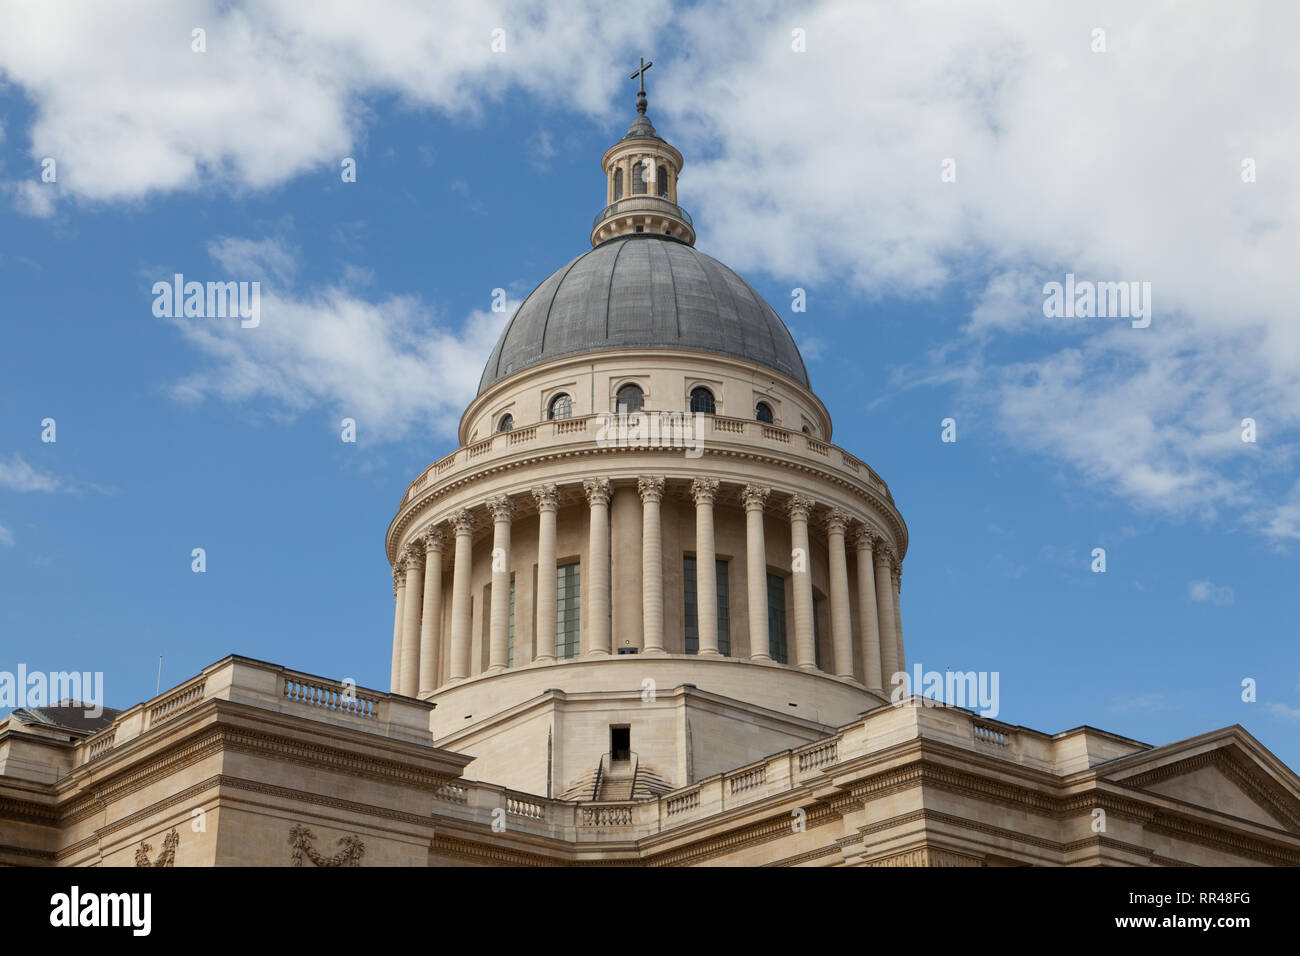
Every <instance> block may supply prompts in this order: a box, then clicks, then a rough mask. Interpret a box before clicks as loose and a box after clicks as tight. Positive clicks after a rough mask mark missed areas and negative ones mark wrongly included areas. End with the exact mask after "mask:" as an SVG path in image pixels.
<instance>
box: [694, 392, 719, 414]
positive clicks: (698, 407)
mask: <svg viewBox="0 0 1300 956" xmlns="http://www.w3.org/2000/svg"><path fill="white" fill-rule="evenodd" d="M713 408H714V405H713V393H712V392H710V391H709V390H708V389H707V388H704V387H700V388H694V389H691V411H692V412H703V413H704V414H706V415H712V414H713Z"/></svg>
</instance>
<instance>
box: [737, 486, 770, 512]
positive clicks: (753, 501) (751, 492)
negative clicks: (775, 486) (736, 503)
mask: <svg viewBox="0 0 1300 956" xmlns="http://www.w3.org/2000/svg"><path fill="white" fill-rule="evenodd" d="M771 494H772V489H771V488H763V487H761V486H759V485H745V487H744V488H741V489H740V501H741V503H742V504H743V505H744V506H745V510H746V511H762V510H763V509H764V508H765V507H767V499H768V496H769V495H771Z"/></svg>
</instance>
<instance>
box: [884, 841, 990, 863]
mask: <svg viewBox="0 0 1300 956" xmlns="http://www.w3.org/2000/svg"><path fill="white" fill-rule="evenodd" d="M864 866H984V861H983V860H981V859H980V858H978V857H974V856H966V855H965V854H964V853H954V852H952V851H951V850H940V849H938V848H936V847H931V846H922V847H917V848H916V849H915V850H908V851H906V852H904V853H896V854H894V855H893V856H887V857H883V858H881V859H878V860H872V861H870V862H869V863H866V864H864Z"/></svg>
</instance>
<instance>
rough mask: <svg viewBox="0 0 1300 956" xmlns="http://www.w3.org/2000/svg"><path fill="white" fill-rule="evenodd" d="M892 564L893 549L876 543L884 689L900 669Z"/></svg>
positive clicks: (877, 608) (877, 600) (881, 664)
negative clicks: (891, 573) (891, 572)
mask: <svg viewBox="0 0 1300 956" xmlns="http://www.w3.org/2000/svg"><path fill="white" fill-rule="evenodd" d="M893 565H894V550H893V548H891V547H890V546H889V545H887V544H885V542H884V541H878V542H877V543H876V610H877V611H878V612H879V615H880V666H881V668H882V669H883V673H882V674H881V680H882V681H883V683H884V689H885V690H888V689H889V688H891V687H892V686H893V683H892V680H893V677H894V675H895V674H896V673H898V671H899V670H900V666H899V665H900V661H899V659H898V633H897V629H898V625H897V624H896V622H895V619H894V585H893V581H892V580H891V575H890V571H891V569H892V568H893Z"/></svg>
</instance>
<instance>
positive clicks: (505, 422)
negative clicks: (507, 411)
mask: <svg viewBox="0 0 1300 956" xmlns="http://www.w3.org/2000/svg"><path fill="white" fill-rule="evenodd" d="M514 427H515V417H514V416H513V415H502V416H501V422H500V424H498V425H497V431H499V432H508V431H510V430H511V429H512V428H514Z"/></svg>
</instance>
